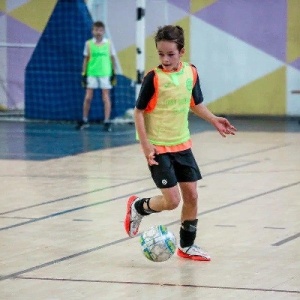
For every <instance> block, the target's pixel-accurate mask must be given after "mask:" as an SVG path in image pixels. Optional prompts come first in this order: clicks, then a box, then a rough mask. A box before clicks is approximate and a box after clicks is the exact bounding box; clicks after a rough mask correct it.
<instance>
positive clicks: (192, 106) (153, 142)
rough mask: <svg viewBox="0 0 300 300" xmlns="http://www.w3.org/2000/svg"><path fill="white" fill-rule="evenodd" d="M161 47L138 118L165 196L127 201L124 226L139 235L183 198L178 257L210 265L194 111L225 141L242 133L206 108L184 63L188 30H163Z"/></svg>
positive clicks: (145, 84)
mask: <svg viewBox="0 0 300 300" xmlns="http://www.w3.org/2000/svg"><path fill="white" fill-rule="evenodd" d="M155 44H156V49H157V52H158V56H159V60H160V63H161V64H160V65H159V66H158V67H157V68H155V69H153V70H151V71H150V72H149V73H148V74H146V76H145V77H144V80H143V83H142V86H141V89H140V93H139V96H138V99H137V101H136V105H135V110H134V118H135V125H136V130H137V134H138V138H139V141H140V144H141V147H142V150H143V153H144V156H145V158H146V161H147V164H148V167H149V169H150V172H151V175H152V178H153V181H154V183H155V184H156V186H157V187H158V188H159V189H160V191H161V194H160V195H157V196H154V197H148V198H141V197H138V196H135V195H134V196H131V197H130V198H129V199H128V201H127V211H126V216H125V221H124V227H125V231H126V233H127V234H128V235H129V236H130V237H134V236H136V235H137V234H138V230H139V225H140V223H141V220H142V218H143V217H145V216H147V215H150V214H152V213H159V212H161V211H164V210H173V209H175V208H176V207H178V205H179V204H180V202H181V200H182V201H183V205H182V210H181V226H180V231H179V235H180V243H179V245H178V249H177V255H178V256H180V257H182V258H186V259H192V260H196V261H209V260H210V256H209V254H208V253H207V252H205V251H204V250H203V249H201V248H200V247H199V246H197V245H196V244H195V239H196V233H197V223H198V219H197V215H198V193H197V181H198V180H200V179H201V178H202V177H201V173H200V170H199V168H198V165H197V163H196V161H195V158H194V155H193V153H192V150H191V147H192V142H191V136H190V131H189V123H188V114H189V112H190V110H191V111H192V112H193V113H194V114H195V115H196V116H198V117H200V118H202V119H204V120H206V121H207V122H209V123H210V124H211V125H213V126H214V127H215V128H216V129H217V130H218V132H219V133H220V134H221V135H222V136H223V137H225V136H226V135H234V134H235V131H236V129H235V127H234V126H232V125H231V124H230V123H229V121H228V120H227V119H226V118H222V117H218V116H215V115H214V114H213V113H211V112H210V111H209V110H208V108H206V106H205V105H204V104H203V96H202V91H201V88H200V83H199V75H198V72H197V69H196V67H195V66H194V65H192V64H189V63H185V62H182V61H181V57H182V55H183V54H184V32H183V29H182V28H181V27H180V26H172V25H167V26H164V27H160V28H159V29H158V31H157V33H156V36H155Z"/></svg>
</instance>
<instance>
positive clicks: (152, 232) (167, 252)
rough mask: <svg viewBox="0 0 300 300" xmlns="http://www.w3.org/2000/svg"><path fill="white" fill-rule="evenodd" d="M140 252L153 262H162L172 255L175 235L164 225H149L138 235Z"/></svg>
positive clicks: (174, 247)
mask: <svg viewBox="0 0 300 300" xmlns="http://www.w3.org/2000/svg"><path fill="white" fill-rule="evenodd" d="M140 244H141V248H142V252H143V254H144V256H145V257H146V258H148V259H149V260H151V261H153V262H163V261H166V260H168V259H169V258H171V257H172V256H173V254H174V253H175V250H176V245H177V242H176V237H175V235H174V234H173V233H172V232H171V231H169V230H168V228H167V227H166V226H164V225H157V226H153V227H150V228H149V229H148V230H146V231H144V232H143V234H142V235H141V237H140Z"/></svg>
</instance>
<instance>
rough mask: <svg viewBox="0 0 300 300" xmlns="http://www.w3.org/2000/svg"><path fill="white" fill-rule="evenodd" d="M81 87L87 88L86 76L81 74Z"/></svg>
mask: <svg viewBox="0 0 300 300" xmlns="http://www.w3.org/2000/svg"><path fill="white" fill-rule="evenodd" d="M81 86H82V87H83V88H84V89H85V88H86V87H87V76H86V74H85V73H82V74H81Z"/></svg>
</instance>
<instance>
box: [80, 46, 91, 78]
mask: <svg viewBox="0 0 300 300" xmlns="http://www.w3.org/2000/svg"><path fill="white" fill-rule="evenodd" d="M89 52H90V49H89V44H88V41H87V42H86V43H85V46H84V52H83V55H84V56H83V63H82V72H81V73H82V75H86V71H87V70H86V69H87V64H88V61H89V58H90V54H89Z"/></svg>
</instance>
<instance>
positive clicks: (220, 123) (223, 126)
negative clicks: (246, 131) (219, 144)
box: [213, 117, 237, 137]
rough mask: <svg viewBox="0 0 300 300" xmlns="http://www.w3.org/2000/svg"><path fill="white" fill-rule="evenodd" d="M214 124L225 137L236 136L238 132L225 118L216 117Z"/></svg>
mask: <svg viewBox="0 0 300 300" xmlns="http://www.w3.org/2000/svg"><path fill="white" fill-rule="evenodd" d="M213 124H214V126H215V127H216V129H217V130H218V131H219V133H220V134H221V135H222V136H223V137H226V135H228V134H231V135H235V132H236V131H237V130H236V128H235V127H234V126H233V125H231V124H230V122H229V121H228V120H227V119H226V118H223V117H216V119H215V121H214V122H213Z"/></svg>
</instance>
